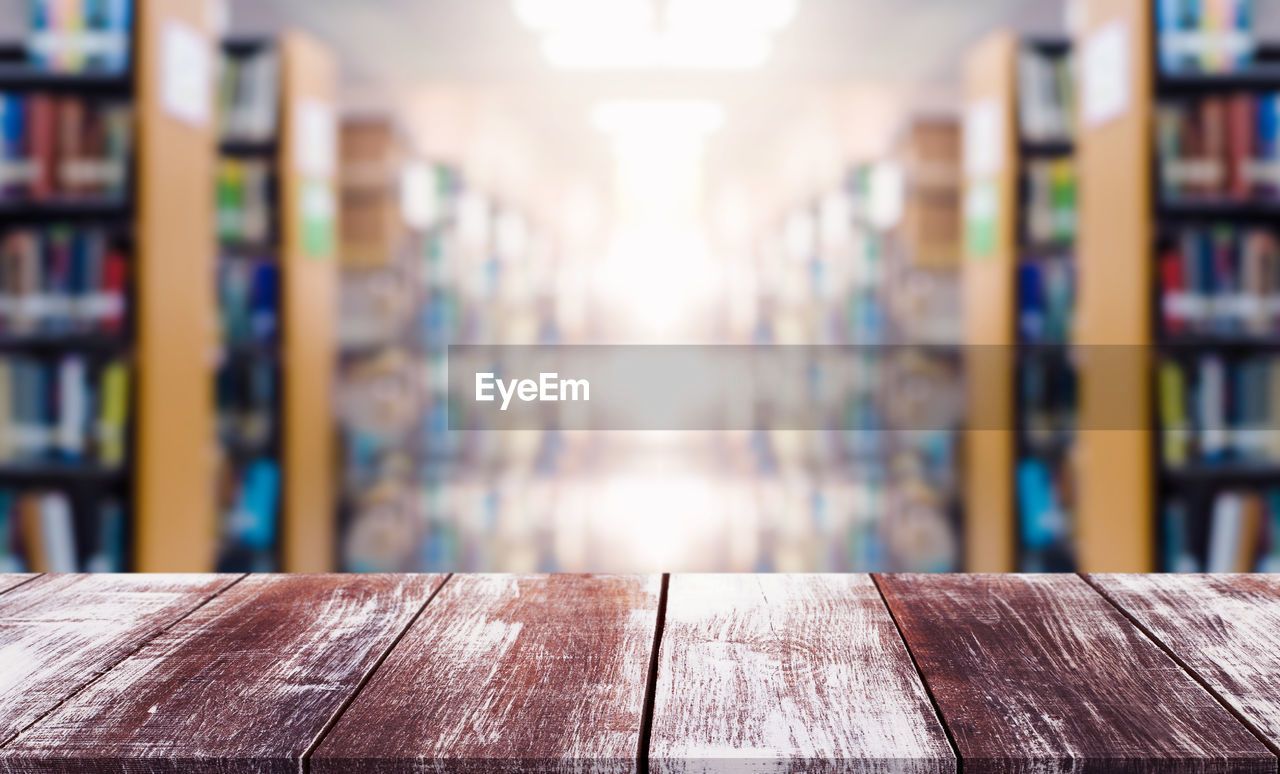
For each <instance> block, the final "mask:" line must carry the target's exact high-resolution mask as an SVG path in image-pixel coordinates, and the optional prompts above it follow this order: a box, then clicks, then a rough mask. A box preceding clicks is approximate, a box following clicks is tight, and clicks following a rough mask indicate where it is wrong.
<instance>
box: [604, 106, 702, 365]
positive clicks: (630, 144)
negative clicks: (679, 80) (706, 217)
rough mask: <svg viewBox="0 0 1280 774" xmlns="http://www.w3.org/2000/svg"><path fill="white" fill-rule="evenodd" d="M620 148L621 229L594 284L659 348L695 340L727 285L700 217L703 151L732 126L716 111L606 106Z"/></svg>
mask: <svg viewBox="0 0 1280 774" xmlns="http://www.w3.org/2000/svg"><path fill="white" fill-rule="evenodd" d="M591 118H592V122H593V123H594V124H595V126H596V128H598V129H600V130H601V131H603V132H606V133H608V134H609V135H610V136H611V138H612V140H613V150H614V157H615V165H616V166H615V175H614V184H615V195H616V205H617V206H616V207H615V209H614V211H615V213H616V215H617V221H616V222H615V224H614V229H613V234H612V239H611V243H610V248H609V252H608V255H607V256H606V258H605V260H604V261H602V262H601V263H600V264H599V265H598V266H596V267H595V278H594V283H595V286H596V291H597V292H598V294H599V296H600V297H601V298H604V299H607V300H608V303H609V309H611V310H612V311H613V313H614V315H615V318H616V319H617V320H619V322H620V323H621V324H622V325H624V326H625V327H629V328H630V329H631V331H630V332H632V333H635V334H639V335H642V336H644V337H646V338H648V339H649V340H653V339H654V338H662V337H677V336H679V335H681V334H688V333H690V332H691V331H690V330H689V328H690V327H691V326H695V325H697V321H698V316H699V311H700V310H705V309H706V308H707V306H708V304H707V302H708V301H709V300H711V299H713V298H714V296H715V293H716V292H717V288H718V286H719V282H718V279H719V278H718V277H717V275H716V266H715V264H714V262H713V261H712V260H711V257H710V255H709V254H708V250H707V240H706V234H705V233H704V230H703V224H702V221H701V218H700V215H701V212H700V210H701V204H702V198H703V197H702V163H703V147H704V145H705V143H706V140H707V137H708V136H709V135H711V134H712V133H714V132H715V131H716V130H718V129H719V128H720V126H721V125H722V124H723V123H724V109H723V108H722V107H721V106H720V105H718V104H716V103H714V102H706V101H699V100H687V101H662V100H652V101H644V100H640V101H633V100H619V101H610V102H602V103H600V104H598V105H596V106H595V108H594V109H593V110H592V116H591Z"/></svg>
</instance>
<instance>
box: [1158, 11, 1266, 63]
mask: <svg viewBox="0 0 1280 774" xmlns="http://www.w3.org/2000/svg"><path fill="white" fill-rule="evenodd" d="M1156 35H1157V40H1158V57H1159V64H1160V69H1161V70H1162V71H1164V72H1166V73H1180V72H1231V71H1235V70H1240V69H1243V68H1245V67H1248V66H1249V65H1250V64H1251V63H1252V62H1253V58H1254V55H1255V52H1256V49H1257V41H1256V39H1255V33H1254V0H1157V1H1156Z"/></svg>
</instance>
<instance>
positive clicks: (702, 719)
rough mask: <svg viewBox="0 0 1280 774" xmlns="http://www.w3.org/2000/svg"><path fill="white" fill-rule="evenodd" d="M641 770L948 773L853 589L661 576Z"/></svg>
mask: <svg viewBox="0 0 1280 774" xmlns="http://www.w3.org/2000/svg"><path fill="white" fill-rule="evenodd" d="M649 762H650V770H651V771H654V772H663V773H667V772H669V773H671V774H692V773H693V772H725V774H729V773H730V772H735V773H736V772H755V771H769V772H777V771H831V772H943V771H955V770H956V762H955V756H954V754H953V753H952V750H951V747H950V745H949V744H948V743H947V739H946V735H945V733H944V732H943V730H942V726H941V725H940V724H939V722H938V718H937V717H936V715H935V714H934V711H933V708H932V706H931V705H930V704H929V697H928V695H927V693H926V692H925V690H924V687H923V686H922V684H921V682H920V679H919V676H918V675H917V673H916V670H915V668H914V666H913V665H912V663H911V657H910V655H909V654H908V652H907V649H906V647H905V646H904V645H903V643H902V640H901V638H900V637H899V635H898V631H897V629H896V628H895V627H894V624H893V620H892V618H891V617H890V616H889V612H888V610H887V609H886V608H885V606H884V603H883V601H882V600H881V599H880V595H879V592H878V591H877V590H876V587H875V585H874V584H873V583H872V582H871V578H870V577H869V576H867V575H675V576H672V578H671V581H670V587H669V588H668V592H667V615H666V623H665V625H664V629H663V636H662V646H661V649H660V657H659V661H658V681H657V689H656V691H655V694H654V716H653V733H652V739H651V741H650V745H649Z"/></svg>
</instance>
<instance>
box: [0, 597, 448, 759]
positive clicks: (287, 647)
mask: <svg viewBox="0 0 1280 774" xmlns="http://www.w3.org/2000/svg"><path fill="white" fill-rule="evenodd" d="M444 577H445V576H442V575H426V576H421V575H418V576H414V575H405V576H393V575H256V576H249V577H247V578H245V579H244V580H242V581H241V582H240V583H238V584H236V585H235V586H232V587H231V588H230V589H228V590H227V591H226V592H224V593H223V594H221V595H219V596H218V597H217V598H216V599H214V600H213V601H212V602H210V603H209V604H207V605H205V606H204V607H202V608H200V609H199V610H197V611H196V612H195V613H193V614H191V615H190V616H188V617H187V618H186V619H184V620H183V621H182V622H181V623H179V624H177V625H175V626H173V627H172V628H170V629H169V630H168V631H166V632H164V633H163V634H161V635H160V636H158V637H156V638H155V639H154V640H152V641H151V642H150V643H148V644H147V645H146V646H144V647H143V648H142V649H141V650H139V651H138V652H137V653H135V654H134V655H133V656H131V657H130V658H128V659H126V660H124V661H123V662H121V663H120V664H119V665H118V666H116V667H115V668H114V669H112V670H111V671H110V672H108V673H107V674H106V675H104V676H103V677H102V678H101V679H100V680H98V681H96V682H95V683H93V684H92V685H90V686H89V687H88V688H86V689H85V690H84V691H82V692H81V693H79V694H78V695H76V696H75V697H74V698H72V699H71V700H69V701H67V702H66V703H64V704H63V705H62V706H61V707H59V708H58V710H57V711H55V712H53V713H51V714H50V715H48V716H47V717H45V718H44V719H42V720H41V721H40V722H39V723H37V724H36V725H35V726H33V727H32V728H31V729H29V730H28V731H26V732H25V733H23V734H22V735H21V736H20V737H18V738H17V739H16V740H14V741H13V742H12V743H10V744H9V745H8V746H7V747H5V748H3V749H0V770H3V771H8V772H84V771H94V772H129V774H140V773H142V772H147V773H148V774H151V773H152V772H183V773H184V774H188V773H191V772H219V773H220V774H238V773H239V772H297V771H298V770H299V768H300V763H299V760H300V759H301V757H302V755H303V753H305V752H306V751H307V750H308V749H310V747H311V746H312V745H313V744H314V743H315V742H316V741H317V740H318V739H319V737H320V735H321V732H322V731H323V730H324V729H325V727H326V726H327V724H329V723H330V722H331V721H332V719H333V718H334V717H336V715H337V713H338V712H339V711H340V709H341V708H342V707H343V706H344V704H345V703H346V702H347V701H348V700H349V699H350V697H351V696H352V694H353V693H354V692H355V690H356V688H357V687H358V686H359V685H360V684H361V683H362V682H363V681H364V680H365V679H367V677H368V675H369V674H370V672H371V671H372V670H373V667H374V666H375V665H376V664H377V662H378V660H379V659H380V658H382V656H383V655H385V653H386V652H387V651H388V650H389V649H390V647H391V645H392V644H393V643H394V642H395V640H396V638H397V637H398V636H400V635H401V634H402V633H403V632H404V630H405V629H406V628H407V627H408V625H409V623H410V621H412V620H413V617H414V616H415V615H417V614H418V613H419V612H420V611H421V610H422V607H423V605H424V604H426V602H427V601H428V600H429V599H430V597H431V594H432V593H433V592H434V591H435V590H436V589H437V588H438V587H439V585H440V584H441V583H442V582H443V581H444Z"/></svg>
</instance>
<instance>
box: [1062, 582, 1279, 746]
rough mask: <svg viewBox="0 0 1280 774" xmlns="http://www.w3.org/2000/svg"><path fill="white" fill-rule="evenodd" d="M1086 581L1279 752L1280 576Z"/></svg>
mask: <svg viewBox="0 0 1280 774" xmlns="http://www.w3.org/2000/svg"><path fill="white" fill-rule="evenodd" d="M1087 577H1088V580H1089V581H1090V582H1091V583H1093V584H1094V585H1095V586H1096V587H1097V588H1098V589H1099V590H1101V591H1102V593H1103V594H1104V595H1106V596H1107V598H1109V599H1110V600H1111V601H1112V602H1114V603H1115V604H1116V605H1118V606H1119V607H1121V608H1122V609H1123V610H1124V611H1125V612H1126V613H1127V614H1129V615H1130V616H1132V617H1133V619H1134V620H1135V621H1137V622H1138V623H1139V624H1140V625H1141V626H1142V627H1143V628H1144V629H1146V630H1147V631H1148V632H1149V633H1150V634H1151V635H1152V636H1153V637H1155V638H1156V639H1157V640H1159V641H1160V643H1161V644H1163V645H1164V646H1165V647H1166V648H1168V649H1169V652H1171V653H1173V655H1174V656H1176V657H1177V659H1178V660H1179V661H1181V662H1182V664H1183V665H1184V666H1185V667H1187V668H1188V669H1190V670H1191V671H1192V672H1194V673H1195V674H1196V675H1197V676H1198V677H1199V678H1200V679H1201V680H1202V681H1203V682H1204V684H1205V685H1207V686H1209V688H1210V689H1211V690H1212V691H1213V692H1214V693H1215V694H1216V695H1217V696H1218V697H1219V699H1220V700H1221V701H1224V702H1226V703H1227V705H1228V706H1230V707H1231V709H1232V710H1234V711H1235V712H1236V713H1237V714H1238V716H1239V717H1241V718H1243V719H1244V721H1245V722H1246V723H1248V724H1249V726H1250V727H1251V728H1253V729H1254V731H1255V732H1256V733H1257V734H1258V735H1259V736H1261V738H1262V739H1263V740H1264V741H1266V742H1267V743H1269V744H1270V745H1271V747H1272V749H1273V750H1275V749H1278V748H1280V576H1276V575H1090V576H1087Z"/></svg>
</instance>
